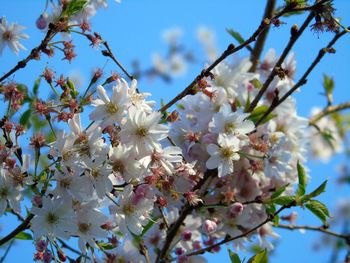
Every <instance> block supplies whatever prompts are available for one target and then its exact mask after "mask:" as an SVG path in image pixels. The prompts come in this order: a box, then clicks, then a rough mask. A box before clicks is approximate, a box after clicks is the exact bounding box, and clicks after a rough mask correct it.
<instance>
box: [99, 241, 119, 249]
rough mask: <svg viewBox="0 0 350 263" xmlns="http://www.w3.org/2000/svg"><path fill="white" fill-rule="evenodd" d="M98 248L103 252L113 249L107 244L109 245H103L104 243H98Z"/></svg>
mask: <svg viewBox="0 0 350 263" xmlns="http://www.w3.org/2000/svg"><path fill="white" fill-rule="evenodd" d="M98 247H99V248H101V249H102V250H103V251H104V250H111V249H113V248H115V247H114V246H112V245H111V244H109V243H104V242H99V243H98Z"/></svg>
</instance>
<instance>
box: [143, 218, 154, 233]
mask: <svg viewBox="0 0 350 263" xmlns="http://www.w3.org/2000/svg"><path fill="white" fill-rule="evenodd" d="M155 222H156V221H155V220H153V219H150V220H149V221H148V223H147V224H146V225H145V227H144V228H143V230H142V233H141V236H143V235H144V234H146V233H147V231H148V230H149V229H150V228H151V227H152V226H153V225H154V223H155Z"/></svg>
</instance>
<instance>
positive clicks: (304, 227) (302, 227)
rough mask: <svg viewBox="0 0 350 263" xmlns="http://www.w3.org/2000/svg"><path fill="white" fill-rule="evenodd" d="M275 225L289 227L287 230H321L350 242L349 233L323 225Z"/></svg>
mask: <svg viewBox="0 0 350 263" xmlns="http://www.w3.org/2000/svg"><path fill="white" fill-rule="evenodd" d="M275 227H278V228H284V229H289V230H296V229H304V230H312V231H317V232H322V233H324V234H327V235H330V236H334V237H337V238H341V239H344V240H345V241H346V242H347V243H348V242H350V235H344V234H341V233H337V232H333V231H331V230H329V229H327V228H324V227H323V226H321V227H316V226H296V225H285V224H278V225H277V226H275Z"/></svg>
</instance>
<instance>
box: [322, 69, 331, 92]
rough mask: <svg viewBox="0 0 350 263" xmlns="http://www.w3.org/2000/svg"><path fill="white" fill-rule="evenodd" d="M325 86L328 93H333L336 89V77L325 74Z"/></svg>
mask: <svg viewBox="0 0 350 263" xmlns="http://www.w3.org/2000/svg"><path fill="white" fill-rule="evenodd" d="M323 88H324V90H325V92H326V94H332V93H333V90H334V79H333V78H330V77H328V76H327V75H326V74H323Z"/></svg>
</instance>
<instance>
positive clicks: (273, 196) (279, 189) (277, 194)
mask: <svg viewBox="0 0 350 263" xmlns="http://www.w3.org/2000/svg"><path fill="white" fill-rule="evenodd" d="M288 186H289V184H286V185H283V186H281V187H280V188H278V189H277V190H276V191H275V192H274V193H273V194H272V195H271V199H274V198H276V197H279V196H280V195H281V194H283V192H284V191H285V190H286V188H287V187H288Z"/></svg>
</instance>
